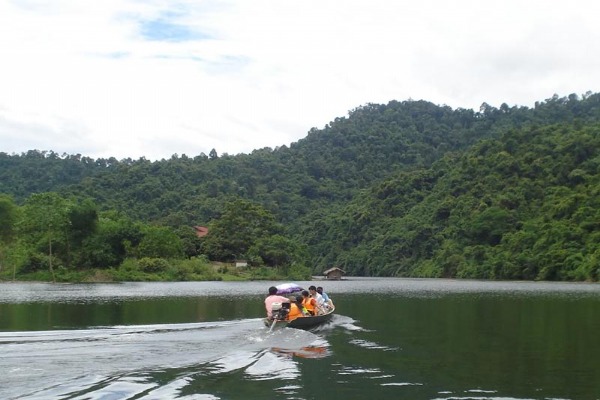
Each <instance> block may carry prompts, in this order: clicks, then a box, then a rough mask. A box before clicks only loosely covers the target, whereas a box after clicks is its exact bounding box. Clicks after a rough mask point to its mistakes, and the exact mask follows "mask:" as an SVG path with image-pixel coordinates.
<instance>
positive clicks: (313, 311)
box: [302, 290, 322, 315]
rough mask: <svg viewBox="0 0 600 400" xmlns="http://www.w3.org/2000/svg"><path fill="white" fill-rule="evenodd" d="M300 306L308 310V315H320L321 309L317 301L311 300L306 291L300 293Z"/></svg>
mask: <svg viewBox="0 0 600 400" xmlns="http://www.w3.org/2000/svg"><path fill="white" fill-rule="evenodd" d="M302 304H303V305H304V307H305V308H306V309H307V310H308V312H309V313H310V315H320V314H322V312H321V307H319V304H318V303H317V300H316V299H315V298H313V297H312V296H311V295H310V293H309V292H308V291H307V290H303V291H302Z"/></svg>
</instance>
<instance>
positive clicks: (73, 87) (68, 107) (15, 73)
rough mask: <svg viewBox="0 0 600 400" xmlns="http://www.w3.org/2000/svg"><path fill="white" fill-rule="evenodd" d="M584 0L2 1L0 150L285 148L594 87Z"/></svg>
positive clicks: (592, 11) (598, 75) (146, 152)
mask: <svg viewBox="0 0 600 400" xmlns="http://www.w3.org/2000/svg"><path fill="white" fill-rule="evenodd" d="M599 12H600V5H596V4H595V3H588V2H583V1H573V2H570V3H568V4H567V3H565V2H559V1H539V0H535V1H528V2H520V1H516V0H510V1H505V2H500V3H481V2H476V1H467V0H462V1H456V2H439V1H433V0H425V1H419V2H417V1H410V2H409V1H400V2H389V1H383V0H375V1H370V2H367V1H364V0H363V1H358V0H347V1H316V0H305V1H302V2H292V1H286V0H278V1H271V0H254V1H242V0H232V1H229V2H224V1H191V0H190V1H166V0H165V1H158V0H156V1H136V0H104V1H101V2H91V1H88V2H82V1H80V0H60V1H53V2H42V1H7V0H0V52H1V54H2V60H3V61H2V68H1V69H0V143H1V145H0V151H3V152H8V153H12V152H17V153H19V152H22V151H27V150H30V149H40V150H54V151H56V152H58V153H63V152H66V153H69V154H77V153H80V154H82V155H86V156H91V157H111V156H114V157H117V158H126V157H131V158H138V157H141V156H145V157H146V158H149V159H160V158H168V157H170V156H171V155H172V154H175V153H176V154H187V155H189V156H194V155H197V154H199V153H200V152H204V153H208V152H209V151H210V150H211V149H212V148H216V149H217V151H218V152H219V153H224V152H227V153H229V154H237V153H239V152H250V151H252V150H253V149H257V148H262V147H265V146H269V147H276V146H280V145H283V144H286V145H287V144H289V143H290V142H292V141H296V140H298V139H300V138H302V137H304V136H306V133H307V132H308V130H309V129H310V128H311V127H319V128H320V127H323V126H324V125H325V124H327V123H328V122H330V121H331V120H333V119H335V118H336V117H341V116H344V115H346V113H347V111H348V110H351V109H353V108H355V107H358V106H360V105H363V104H366V103H369V102H375V103H387V102H388V101H390V100H406V99H408V98H412V99H425V100H429V101H432V102H434V103H438V104H447V105H450V106H452V107H463V108H474V109H478V108H479V105H480V104H481V103H483V102H487V103H489V104H492V105H495V106H499V105H500V104H501V103H503V102H506V103H507V104H509V105H526V106H532V105H533V103H534V102H535V101H539V100H543V99H546V98H549V97H551V96H552V95H553V94H555V93H557V94H559V95H568V94H570V93H577V94H582V93H585V92H587V91H588V90H591V91H594V92H596V91H598V90H599V88H598V86H599V83H600V68H599V67H600V54H597V52H596V51H595V49H596V48H598V47H599V45H600V32H599V30H598V29H597V28H596V25H597V22H596V21H595V18H596V16H597V15H599Z"/></svg>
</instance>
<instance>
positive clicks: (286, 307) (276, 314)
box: [271, 303, 290, 321]
mask: <svg viewBox="0 0 600 400" xmlns="http://www.w3.org/2000/svg"><path fill="white" fill-rule="evenodd" d="M271 311H272V312H273V314H272V315H273V319H276V320H278V321H284V320H285V319H286V318H287V316H288V314H289V313H290V303H273V305H272V306H271Z"/></svg>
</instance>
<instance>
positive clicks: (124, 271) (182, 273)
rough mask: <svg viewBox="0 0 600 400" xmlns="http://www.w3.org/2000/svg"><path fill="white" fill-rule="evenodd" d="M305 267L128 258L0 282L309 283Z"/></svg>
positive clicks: (3, 277)
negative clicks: (109, 264)
mask: <svg viewBox="0 0 600 400" xmlns="http://www.w3.org/2000/svg"><path fill="white" fill-rule="evenodd" d="M310 279H311V273H310V270H309V269H308V268H306V267H290V268H283V267H282V268H271V267H237V266H235V265H234V264H228V263H222V262H206V261H204V260H198V259H190V260H175V261H170V260H165V259H160V258H158V259H142V260H137V259H128V260H125V262H123V264H121V265H120V266H119V267H118V268H108V269H67V268H65V267H62V266H59V267H56V268H53V270H52V271H50V270H46V269H44V270H39V271H32V272H16V273H15V274H14V275H13V272H12V271H8V270H3V271H1V273H0V282H11V281H16V282H60V283H107V282H187V281H227V282H233V281H257V280H271V281H278V280H310Z"/></svg>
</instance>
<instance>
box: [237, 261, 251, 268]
mask: <svg viewBox="0 0 600 400" xmlns="http://www.w3.org/2000/svg"><path fill="white" fill-rule="evenodd" d="M235 266H236V268H243V267H247V266H248V261H246V260H235Z"/></svg>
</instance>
